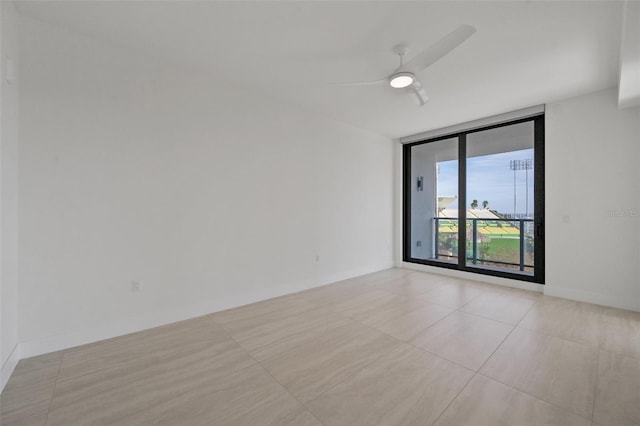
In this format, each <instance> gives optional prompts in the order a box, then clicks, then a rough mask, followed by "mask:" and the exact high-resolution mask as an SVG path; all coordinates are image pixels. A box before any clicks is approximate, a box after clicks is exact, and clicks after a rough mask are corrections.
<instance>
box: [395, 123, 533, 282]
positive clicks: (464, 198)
mask: <svg viewBox="0 0 640 426" xmlns="http://www.w3.org/2000/svg"><path fill="white" fill-rule="evenodd" d="M543 240H544V117H543V116H542V115H539V116H535V117H529V118H526V119H521V120H516V121H511V122H509V123H502V124H499V125H494V126H490V127H484V128H479V129H471V130H467V131H462V132H457V133H456V134H452V135H445V136H440V137H438V138H434V139H428V140H424V141H419V142H414V143H410V144H406V145H405V146H404V260H405V261H406V262H414V263H422V264H428V265H433V266H441V267H445V268H454V269H459V270H465V271H470V272H478V273H481V274H488V275H496V276H504V277H509V278H516V279H521V280H526V281H533V282H538V283H543V282H544V245H543V244H542V241H543Z"/></svg>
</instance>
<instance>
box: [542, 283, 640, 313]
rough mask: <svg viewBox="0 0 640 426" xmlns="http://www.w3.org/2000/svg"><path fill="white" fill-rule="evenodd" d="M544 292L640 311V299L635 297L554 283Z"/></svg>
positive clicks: (580, 300)
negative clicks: (613, 294)
mask: <svg viewBox="0 0 640 426" xmlns="http://www.w3.org/2000/svg"><path fill="white" fill-rule="evenodd" d="M544 294H545V295H547V296H554V297H562V298H563V299H571V300H577V301H579V302H586V303H593V304H594V305H601V306H608V307H611V308H618V309H625V310H628V311H636V312H640V300H637V299H633V298H622V297H617V296H611V295H606V294H601V293H594V292H591V291H584V290H576V289H573V288H567V287H558V286H554V285H546V286H545V289H544Z"/></svg>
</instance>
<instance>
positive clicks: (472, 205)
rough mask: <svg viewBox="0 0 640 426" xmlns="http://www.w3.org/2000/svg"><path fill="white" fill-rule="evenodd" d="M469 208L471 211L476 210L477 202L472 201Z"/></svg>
mask: <svg viewBox="0 0 640 426" xmlns="http://www.w3.org/2000/svg"><path fill="white" fill-rule="evenodd" d="M471 208H472V209H477V208H478V200H473V201H472V202H471Z"/></svg>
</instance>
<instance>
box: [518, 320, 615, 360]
mask: <svg viewBox="0 0 640 426" xmlns="http://www.w3.org/2000/svg"><path fill="white" fill-rule="evenodd" d="M515 328H519V329H520V330H524V331H528V332H530V333H536V334H539V335H541V336H545V337H551V338H554V339H560V340H564V341H565V342H569V343H573V344H575V345H580V346H583V347H585V348H591V349H597V350H605V349H602V348H601V347H599V346H595V345H590V344H588V343H585V342H579V341H577V340H572V339H569V338H567V337H565V336H557V335H555V334H550V333H545V332H544V331H539V330H532V329H530V328H526V327H519V326H516V327H515ZM607 352H612V351H607ZM612 353H616V354H618V355H623V354H621V353H617V352H612Z"/></svg>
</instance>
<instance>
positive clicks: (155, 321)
mask: <svg viewBox="0 0 640 426" xmlns="http://www.w3.org/2000/svg"><path fill="white" fill-rule="evenodd" d="M392 267H393V262H391V261H389V262H385V263H380V264H372V265H366V266H363V267H360V268H355V269H351V270H347V271H341V272H337V273H332V274H326V275H323V276H321V277H316V278H314V279H310V280H306V281H296V282H295V283H290V284H287V285H282V286H277V287H270V288H265V289H261V290H258V291H254V292H249V293H242V294H235V295H233V296H230V297H227V298H224V299H220V300H214V301H207V302H203V303H200V304H197V305H192V306H188V307H185V308H181V309H175V310H171V311H165V312H158V313H155V314H153V315H147V316H141V317H136V318H127V319H124V320H121V321H114V322H111V323H109V324H105V325H102V326H100V327H87V328H84V329H78V330H75V331H73V332H70V333H67V334H63V335H57V336H52V337H47V338H44V339H38V340H32V341H27V342H21V343H20V345H19V353H20V359H22V358H29V357H32V356H37V355H42V354H45V353H50V352H55V351H60V350H64V349H69V348H72V347H75V346H80V345H85V344H88V343H93V342H97V341H100V340H105V339H110V338H113V337H118V336H123V335H125V334H130V333H135V332H138V331H143V330H147V329H149V328H154V327H159V326H162V325H167V324H171V323H174V322H179V321H184V320H188V319H191V318H196V317H199V316H202V315H207V314H211V313H214V312H218V311H223V310H225V309H231V308H235V307H238V306H242V305H247V304H250V303H255V302H259V301H262V300H267V299H271V298H274V297H278V296H284V295H286V294H291V293H296V292H299V291H303V290H307V289H309V288H313V287H319V286H322V285H326V284H330V283H333V282H336V281H341V280H345V279H349V278H353V277H356V276H360V275H365V274H369V273H372V272H377V271H381V270H384V269H389V268H392ZM3 374H4V370H3ZM3 378H4V376H3Z"/></svg>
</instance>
